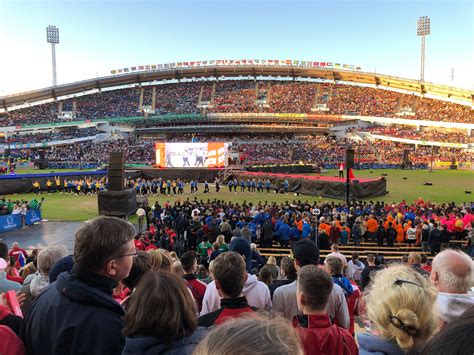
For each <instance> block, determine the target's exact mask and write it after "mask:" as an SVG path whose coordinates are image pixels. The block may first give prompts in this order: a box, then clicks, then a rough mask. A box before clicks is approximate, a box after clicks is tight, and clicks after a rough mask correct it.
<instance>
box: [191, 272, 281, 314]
mask: <svg viewBox="0 0 474 355" xmlns="http://www.w3.org/2000/svg"><path fill="white" fill-rule="evenodd" d="M242 292H243V294H244V296H245V297H246V298H247V302H248V304H249V306H250V307H255V308H258V309H265V310H266V311H271V309H272V301H271V298H270V291H269V290H268V287H267V285H265V284H264V283H263V282H261V281H258V280H257V277H256V276H255V275H250V274H247V280H246V281H245V284H244V289H243V291H242ZM219 308H221V297H220V296H219V294H218V293H217V289H216V283H215V282H214V281H212V282H210V283H209V285H207V288H206V293H205V294H204V299H203V300H202V310H201V313H200V315H201V316H203V315H205V314H207V313H211V312H214V311H217V310H218V309H219Z"/></svg>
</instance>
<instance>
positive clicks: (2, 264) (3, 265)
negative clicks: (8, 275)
mask: <svg viewBox="0 0 474 355" xmlns="http://www.w3.org/2000/svg"><path fill="white" fill-rule="evenodd" d="M7 266H8V263H7V262H6V261H5V259H3V258H0V270H4V269H6V268H7Z"/></svg>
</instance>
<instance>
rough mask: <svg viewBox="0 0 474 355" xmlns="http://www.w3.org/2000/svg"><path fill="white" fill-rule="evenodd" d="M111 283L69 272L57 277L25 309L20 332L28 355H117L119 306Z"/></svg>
mask: <svg viewBox="0 0 474 355" xmlns="http://www.w3.org/2000/svg"><path fill="white" fill-rule="evenodd" d="M116 285H117V282H115V281H113V280H111V279H109V278H106V277H104V276H100V275H96V274H91V273H85V272H81V271H79V270H77V269H73V270H72V273H71V274H69V273H67V272H64V273H62V274H60V275H59V277H58V279H57V281H56V282H54V283H53V284H51V285H49V286H48V288H47V289H46V290H45V291H43V292H42V293H41V295H40V296H38V297H37V298H36V300H35V302H34V303H33V304H32V305H31V306H30V309H29V310H28V313H27V314H26V317H25V320H24V322H23V325H22V328H21V338H22V339H23V342H24V343H25V347H26V350H27V353H28V354H29V355H42V354H44V355H60V354H97V355H99V354H121V353H122V349H123V347H124V344H125V339H124V338H123V337H122V334H121V331H122V328H123V322H122V317H123V315H124V311H123V309H122V307H121V306H120V305H119V304H118V303H117V302H116V301H115V300H114V299H113V298H112V290H113V288H114V287H116Z"/></svg>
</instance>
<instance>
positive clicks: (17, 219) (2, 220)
mask: <svg viewBox="0 0 474 355" xmlns="http://www.w3.org/2000/svg"><path fill="white" fill-rule="evenodd" d="M21 217H22V216H21V214H9V215H6V216H0V233H1V232H8V231H11V230H15V229H20V228H21V227H22V221H21ZM36 222H41V210H38V209H36V210H28V211H26V221H25V225H27V226H28V225H31V224H34V223H36Z"/></svg>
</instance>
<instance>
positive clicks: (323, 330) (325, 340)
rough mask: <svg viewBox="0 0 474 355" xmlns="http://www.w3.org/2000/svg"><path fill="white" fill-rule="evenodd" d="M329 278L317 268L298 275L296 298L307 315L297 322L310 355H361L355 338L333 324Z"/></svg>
mask: <svg viewBox="0 0 474 355" xmlns="http://www.w3.org/2000/svg"><path fill="white" fill-rule="evenodd" d="M332 288H333V281H332V279H331V277H330V276H329V274H328V273H327V272H326V271H324V270H322V269H320V268H318V267H317V266H316V265H306V266H303V267H302V268H301V269H300V271H299V272H298V282H297V291H296V298H297V301H298V308H299V309H300V311H301V312H302V313H303V314H301V315H297V316H295V317H294V318H293V326H294V327H295V328H296V330H297V331H298V335H299V337H300V340H301V343H302V344H303V348H304V352H305V354H306V355H313V354H314V355H316V354H328V355H329V354H338V355H357V354H358V353H359V350H358V348H357V345H356V343H355V341H354V338H353V337H352V335H351V334H350V333H349V332H348V331H347V330H345V329H344V328H341V327H338V326H337V325H335V324H332V322H331V320H330V319H329V316H328V315H327V313H326V305H327V303H328V299H329V295H330V294H331V292H332Z"/></svg>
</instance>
